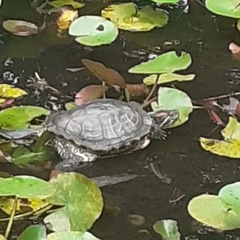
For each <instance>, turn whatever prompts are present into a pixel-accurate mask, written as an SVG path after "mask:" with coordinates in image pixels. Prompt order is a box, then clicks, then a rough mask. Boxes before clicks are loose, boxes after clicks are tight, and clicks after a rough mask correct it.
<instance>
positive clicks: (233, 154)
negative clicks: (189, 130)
mask: <svg viewBox="0 0 240 240" xmlns="http://www.w3.org/2000/svg"><path fill="white" fill-rule="evenodd" d="M200 145H201V147H202V148H203V149H204V150H206V151H209V152H211V153H214V154H217V155H220V156H225V157H230V158H237V159H238V158H240V140H233V139H228V140H218V139H210V138H204V137H201V138H200Z"/></svg>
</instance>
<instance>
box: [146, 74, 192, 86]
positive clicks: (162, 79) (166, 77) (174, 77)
mask: <svg viewBox="0 0 240 240" xmlns="http://www.w3.org/2000/svg"><path fill="white" fill-rule="evenodd" d="M157 78H158V81H157V84H162V83H169V82H173V81H179V82H183V81H191V80H193V79H194V78H195V74H187V75H181V74H176V73H163V74H161V75H160V76H158V75H157V74H153V75H150V76H147V77H145V78H144V79H143V83H144V84H146V85H148V86H149V85H154V84H155V82H156V79H157Z"/></svg>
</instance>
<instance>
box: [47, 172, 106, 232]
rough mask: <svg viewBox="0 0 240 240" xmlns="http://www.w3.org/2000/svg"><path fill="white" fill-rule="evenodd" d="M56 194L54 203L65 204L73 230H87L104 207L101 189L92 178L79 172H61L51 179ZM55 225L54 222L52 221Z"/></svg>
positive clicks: (52, 201)
mask: <svg viewBox="0 0 240 240" xmlns="http://www.w3.org/2000/svg"><path fill="white" fill-rule="evenodd" d="M50 183H51V184H52V186H54V188H55V189H56V194H55V195H54V196H52V197H51V198H50V202H51V203H52V204H54V205H65V207H66V211H67V215H68V218H69V222H70V226H71V230H72V231H86V230H87V229H89V228H90V227H91V226H92V225H93V223H94V222H95V220H96V219H97V218H98V217H99V216H100V214H101V212H102V208H103V198H102V194H101V190H100V189H99V187H98V186H97V184H96V183H95V182H94V181H92V180H91V179H89V178H87V177H85V176H84V175H81V174H79V173H64V174H59V175H57V176H56V177H54V178H52V179H51V180H50ZM51 224H52V226H53V223H51Z"/></svg>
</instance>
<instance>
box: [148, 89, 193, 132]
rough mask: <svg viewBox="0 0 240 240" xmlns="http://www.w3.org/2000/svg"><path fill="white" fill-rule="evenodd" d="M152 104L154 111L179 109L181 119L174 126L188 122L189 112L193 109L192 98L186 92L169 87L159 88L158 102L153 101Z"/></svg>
mask: <svg viewBox="0 0 240 240" xmlns="http://www.w3.org/2000/svg"><path fill="white" fill-rule="evenodd" d="M151 106H152V109H153V111H154V112H156V111H159V110H174V109H177V110H178V111H179V119H178V120H177V121H176V123H175V124H174V127H176V126H179V125H181V124H183V123H184V122H186V121H187V120H188V118H189V114H190V113H191V112H192V111H193V106H192V102H191V99H190V97H189V96H188V95H187V94H186V93H185V92H183V91H180V90H178V89H173V88H168V87H161V88H159V90H158V102H152V104H151Z"/></svg>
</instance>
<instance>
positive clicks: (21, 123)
mask: <svg viewBox="0 0 240 240" xmlns="http://www.w3.org/2000/svg"><path fill="white" fill-rule="evenodd" d="M49 113H50V111H49V110H47V109H45V108H42V107H37V106H18V107H11V108H7V109H4V110H2V111H0V128H4V129H24V128H27V127H28V125H29V124H28V123H29V122H30V121H31V120H32V119H34V118H36V117H39V116H41V115H48V114H49Z"/></svg>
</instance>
